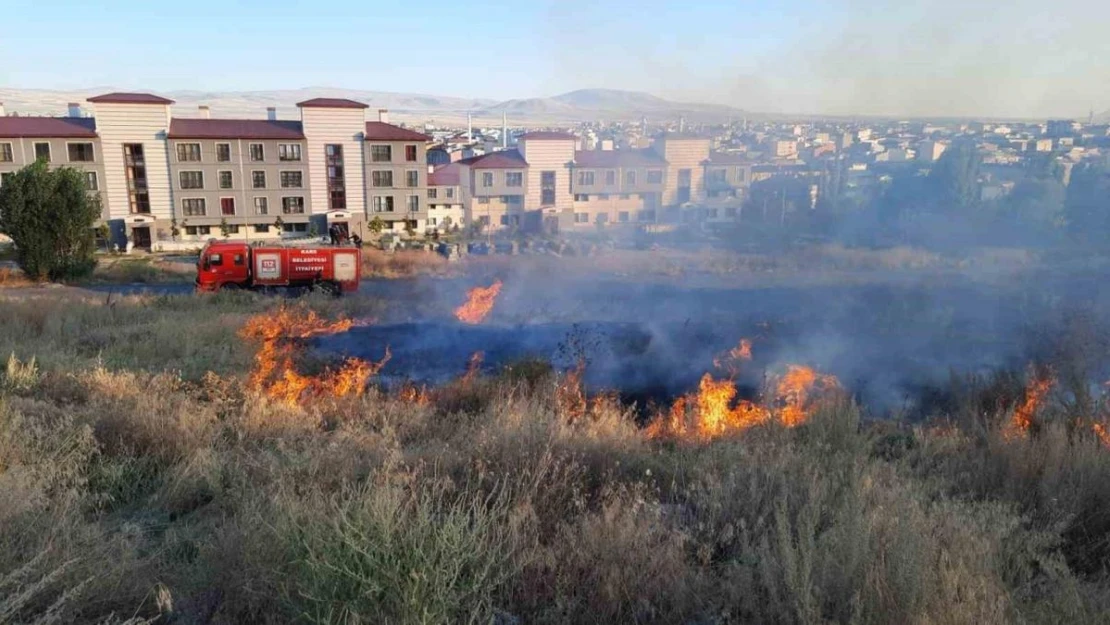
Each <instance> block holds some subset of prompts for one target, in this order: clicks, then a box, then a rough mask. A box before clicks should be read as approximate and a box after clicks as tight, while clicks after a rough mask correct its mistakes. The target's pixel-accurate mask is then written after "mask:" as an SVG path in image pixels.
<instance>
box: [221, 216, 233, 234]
mask: <svg viewBox="0 0 1110 625" xmlns="http://www.w3.org/2000/svg"><path fill="white" fill-rule="evenodd" d="M220 236H222V237H223V238H225V239H226V238H228V237H230V236H231V224H229V223H227V217H224V218H223V219H221V220H220Z"/></svg>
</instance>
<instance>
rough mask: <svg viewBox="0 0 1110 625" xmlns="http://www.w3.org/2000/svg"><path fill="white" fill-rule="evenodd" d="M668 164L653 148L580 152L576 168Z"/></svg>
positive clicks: (658, 165)
mask: <svg viewBox="0 0 1110 625" xmlns="http://www.w3.org/2000/svg"><path fill="white" fill-rule="evenodd" d="M666 164H667V161H665V160H664V159H663V158H662V157H661V156H659V154H657V153H656V152H655V151H654V150H652V149H651V148H644V149H630V150H579V151H577V152H575V153H574V165H575V167H662V166H664V165H666Z"/></svg>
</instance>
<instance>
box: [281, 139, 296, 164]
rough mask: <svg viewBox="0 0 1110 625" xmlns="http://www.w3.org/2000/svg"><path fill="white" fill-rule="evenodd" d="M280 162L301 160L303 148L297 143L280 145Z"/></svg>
mask: <svg viewBox="0 0 1110 625" xmlns="http://www.w3.org/2000/svg"><path fill="white" fill-rule="evenodd" d="M278 160H281V161H299V160H301V146H300V144H297V143H281V144H278Z"/></svg>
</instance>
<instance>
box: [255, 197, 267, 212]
mask: <svg viewBox="0 0 1110 625" xmlns="http://www.w3.org/2000/svg"><path fill="white" fill-rule="evenodd" d="M254 214H255V215H269V214H270V201H269V200H268V199H266V198H264V197H256V198H254Z"/></svg>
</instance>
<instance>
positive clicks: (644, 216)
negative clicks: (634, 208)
mask: <svg viewBox="0 0 1110 625" xmlns="http://www.w3.org/2000/svg"><path fill="white" fill-rule="evenodd" d="M636 219H639V220H640V221H655V211H653V210H642V211H639V212H637V213H636Z"/></svg>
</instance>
